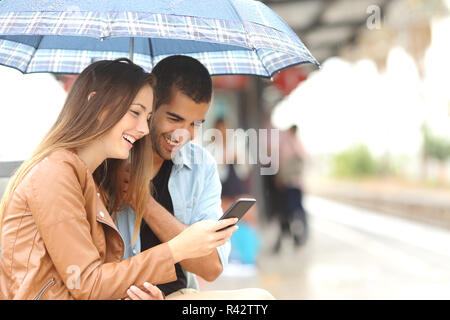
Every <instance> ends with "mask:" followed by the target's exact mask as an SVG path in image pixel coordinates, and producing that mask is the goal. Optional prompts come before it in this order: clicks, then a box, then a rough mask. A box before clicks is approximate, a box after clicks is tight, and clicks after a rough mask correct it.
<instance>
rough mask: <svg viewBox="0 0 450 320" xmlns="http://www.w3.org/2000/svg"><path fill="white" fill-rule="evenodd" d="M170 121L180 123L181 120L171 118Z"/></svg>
mask: <svg viewBox="0 0 450 320" xmlns="http://www.w3.org/2000/svg"><path fill="white" fill-rule="evenodd" d="M169 120H171V121H175V122H178V121H180V119H177V118H169Z"/></svg>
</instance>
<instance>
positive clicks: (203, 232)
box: [168, 218, 238, 262]
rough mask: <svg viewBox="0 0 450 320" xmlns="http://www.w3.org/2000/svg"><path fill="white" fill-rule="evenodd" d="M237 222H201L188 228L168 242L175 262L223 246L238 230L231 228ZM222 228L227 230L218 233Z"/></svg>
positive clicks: (234, 227) (228, 220)
mask: <svg viewBox="0 0 450 320" xmlns="http://www.w3.org/2000/svg"><path fill="white" fill-rule="evenodd" d="M237 222H238V219H237V218H230V219H224V220H219V221H212V220H203V221H199V222H196V223H194V224H193V225H191V226H189V227H188V228H186V229H185V230H183V232H181V233H180V234H178V235H177V236H176V237H175V238H173V239H171V240H170V241H169V242H168V244H169V247H170V249H171V251H172V255H173V257H174V260H175V262H179V261H182V260H185V259H192V258H198V257H203V256H207V255H209V254H211V253H212V252H213V251H214V250H215V249H216V248H217V247H219V246H221V245H224V244H225V243H226V242H227V241H228V239H229V238H230V237H231V235H232V234H233V232H235V231H236V230H237V229H238V227H237V226H233V225H234V224H236V223H237ZM227 227H229V228H227ZM222 228H227V229H225V230H222V231H218V230H220V229H222Z"/></svg>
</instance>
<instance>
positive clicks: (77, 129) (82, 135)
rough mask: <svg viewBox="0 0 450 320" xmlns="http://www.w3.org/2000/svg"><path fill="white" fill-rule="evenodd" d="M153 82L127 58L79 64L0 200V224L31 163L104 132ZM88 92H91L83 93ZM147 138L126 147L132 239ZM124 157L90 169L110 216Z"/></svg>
mask: <svg viewBox="0 0 450 320" xmlns="http://www.w3.org/2000/svg"><path fill="white" fill-rule="evenodd" d="M154 83H155V79H154V77H153V75H151V74H150V73H147V72H145V71H144V70H143V69H142V68H141V67H139V66H137V65H136V64H134V63H133V62H131V61H130V60H128V59H126V58H121V59H117V60H114V61H110V60H102V61H97V62H95V63H93V64H91V65H90V66H88V67H87V68H86V69H84V70H83V72H82V73H81V74H80V75H79V77H78V78H77V80H76V81H75V82H74V84H73V86H72V89H71V90H70V92H69V94H68V95H67V98H66V101H65V103H64V106H63V108H62V110H61V112H60V114H59V116H58V118H57V120H56V122H55V123H54V125H53V126H52V128H51V129H50V130H49V132H48V133H47V134H46V135H45V137H44V138H43V140H42V141H41V143H40V144H39V145H38V147H37V148H36V149H35V150H34V152H33V153H32V155H31V157H30V158H29V159H28V160H26V161H25V162H23V163H22V165H21V166H20V167H19V168H18V169H17V171H16V172H15V174H14V175H13V176H12V177H11V179H10V181H9V183H8V186H7V188H6V190H5V192H4V195H3V197H2V200H1V204H0V228H1V227H2V225H3V217H4V214H5V212H6V210H7V208H8V205H9V203H10V201H11V199H12V197H13V195H14V192H15V190H16V188H17V187H18V186H19V185H20V183H21V182H22V181H23V179H24V178H25V176H26V175H27V174H28V173H29V172H30V170H31V169H32V168H33V167H34V166H35V165H36V164H38V163H39V162H40V161H41V160H43V159H44V158H45V157H46V156H48V155H49V154H51V153H52V152H54V151H56V150H58V149H70V150H75V149H77V148H80V147H83V146H85V145H87V144H88V143H90V142H91V141H93V140H95V139H97V138H98V137H100V136H102V135H103V134H105V133H106V132H107V131H108V130H109V129H111V128H112V127H113V126H114V125H115V124H116V123H117V122H119V120H120V119H122V117H123V116H124V115H125V114H126V112H128V110H129V107H130V105H131V103H132V102H133V100H134V98H135V97H136V95H137V93H138V92H139V90H140V89H141V88H142V87H143V86H145V85H150V86H151V87H152V88H153V86H154ZM92 92H95V94H94V95H91V97H90V98H89V99H88V96H89V94H90V93H92ZM100 115H101V117H100ZM100 118H101V119H102V120H101V121H99V119H100ZM149 139H150V138H149V136H148V135H146V136H145V137H143V138H142V139H139V140H137V141H136V142H135V143H134V145H133V148H132V149H131V151H130V158H129V161H130V184H129V187H128V195H130V196H131V195H134V196H135V197H134V198H135V202H134V203H135V206H134V208H135V210H136V220H135V229H134V235H133V242H135V241H136V238H137V235H138V232H139V229H140V224H141V221H142V217H143V214H144V210H145V208H146V203H147V201H148V197H149V195H150V184H149V182H150V179H151V175H150V173H151V165H152V159H151V157H152V152H151V143H150V141H149ZM123 161H124V160H120V159H106V160H105V161H104V162H103V163H102V164H101V165H100V166H99V167H98V168H97V169H96V170H95V171H94V172H93V173H92V174H93V177H94V180H95V182H96V183H97V185H98V186H99V188H100V190H101V194H102V196H103V200H104V201H105V204H106V206H107V209H108V210H109V212H110V213H112V214H113V216H116V214H117V211H119V210H120V209H121V205H122V204H123V203H124V202H122V201H121V200H122V199H121V194H120V192H119V190H118V181H117V170H118V168H119V166H120V165H121V163H122V162H123ZM125 200H126V201H127V200H128V199H125ZM0 234H1V229H0Z"/></svg>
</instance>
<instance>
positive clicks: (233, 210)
mask: <svg viewBox="0 0 450 320" xmlns="http://www.w3.org/2000/svg"><path fill="white" fill-rule="evenodd" d="M255 203H256V200H255V199H252V198H240V199H238V200H236V201H235V202H234V203H233V204H232V205H231V207H230V208H229V209H228V210H227V211H226V212H225V213H224V214H223V216H222V217H220V219H219V220H222V219H228V218H238V219H239V220H241V218H242V217H243V216H244V214H245V213H246V212H247V211H248V210H249V209H250V208H251V207H252V206H253V205H254V204H255ZM230 227H231V226H230ZM227 228H229V227H227ZM224 229H226V228H223V229H220V230H218V231H222V230H224Z"/></svg>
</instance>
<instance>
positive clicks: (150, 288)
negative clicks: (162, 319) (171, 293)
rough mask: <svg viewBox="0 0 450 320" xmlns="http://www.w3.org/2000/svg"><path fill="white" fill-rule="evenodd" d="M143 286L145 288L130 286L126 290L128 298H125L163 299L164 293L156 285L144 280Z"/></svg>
mask: <svg viewBox="0 0 450 320" xmlns="http://www.w3.org/2000/svg"><path fill="white" fill-rule="evenodd" d="M144 287H145V289H146V290H141V289H139V288H138V287H136V286H131V287H130V289H128V290H127V294H128V298H125V300H164V294H163V293H162V291H161V290H159V288H158V287H157V286H154V285H152V284H150V283H148V282H145V283H144Z"/></svg>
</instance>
